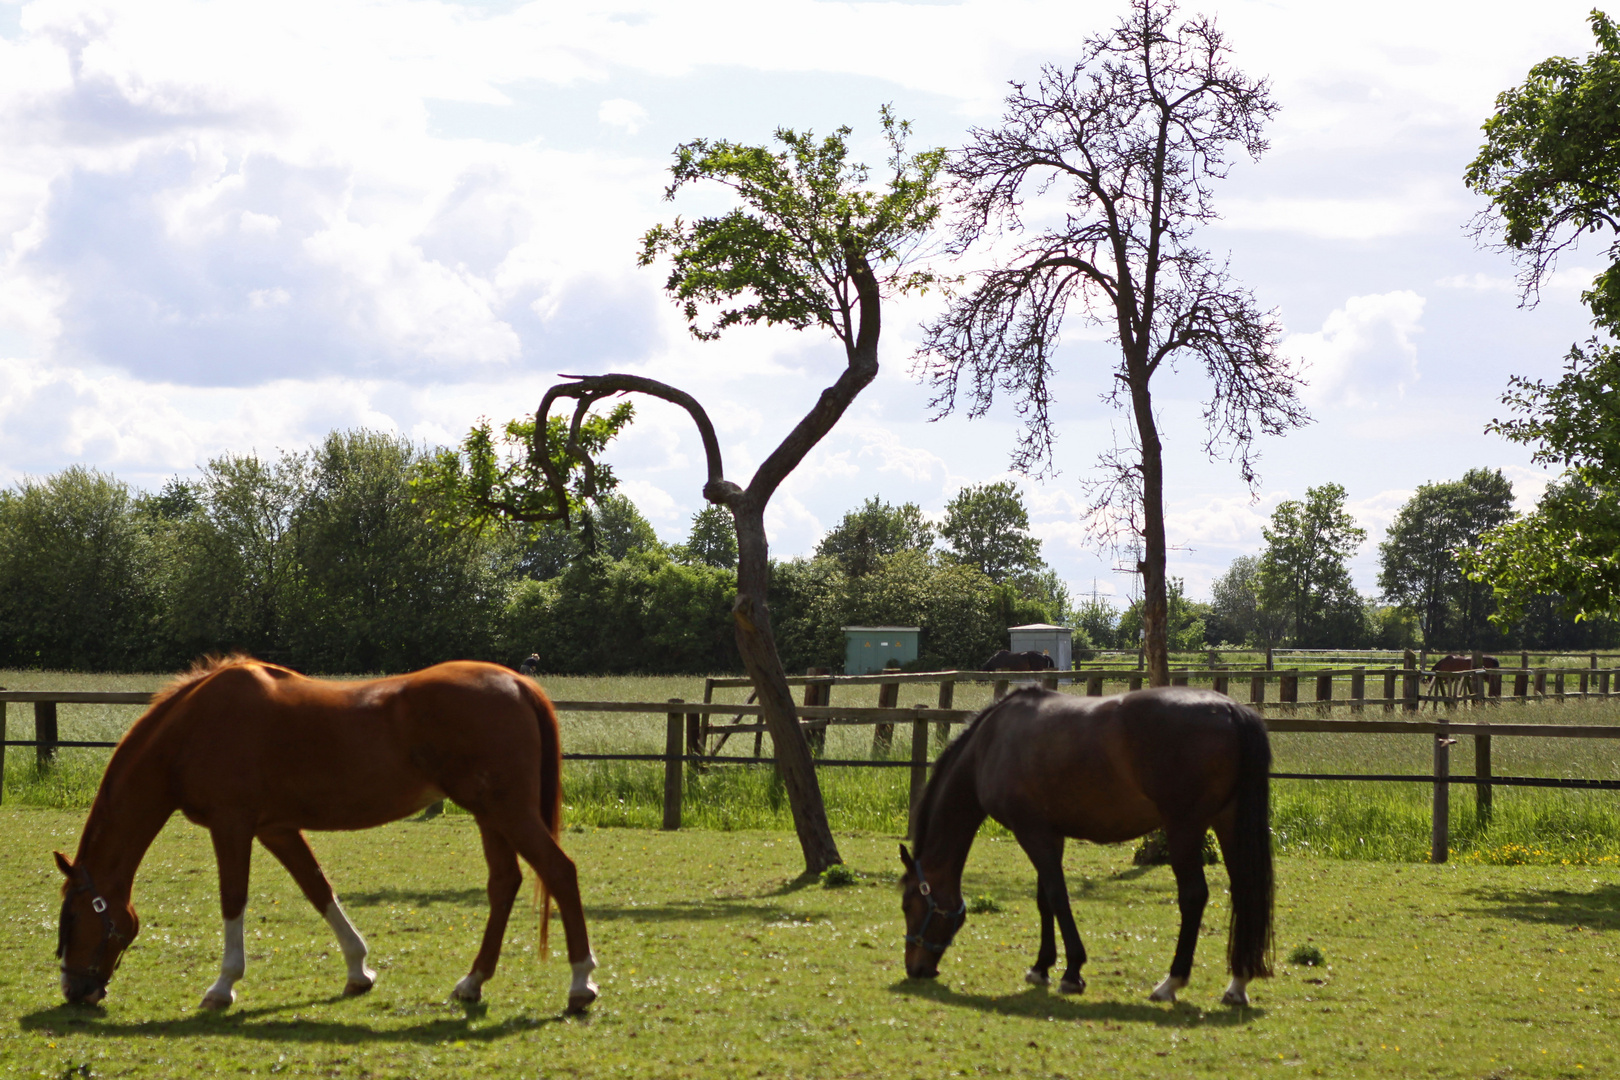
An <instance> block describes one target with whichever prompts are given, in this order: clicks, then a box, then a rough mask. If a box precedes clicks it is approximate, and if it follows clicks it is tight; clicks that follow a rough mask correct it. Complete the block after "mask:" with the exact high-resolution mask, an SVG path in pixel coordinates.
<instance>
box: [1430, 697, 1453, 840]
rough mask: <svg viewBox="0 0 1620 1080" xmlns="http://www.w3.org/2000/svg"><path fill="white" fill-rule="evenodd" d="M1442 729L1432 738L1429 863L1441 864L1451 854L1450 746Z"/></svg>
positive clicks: (1450, 742) (1451, 740)
mask: <svg viewBox="0 0 1620 1080" xmlns="http://www.w3.org/2000/svg"><path fill="white" fill-rule="evenodd" d="M1456 741H1457V740H1456V739H1453V738H1451V737H1450V736H1448V735H1447V734H1446V733H1445V731H1444V729H1442V730H1441V732H1440V734H1438V735H1436V736H1435V737H1434V828H1433V831H1432V833H1431V836H1430V842H1429V861H1430V862H1432V863H1443V862H1445V861H1446V859H1447V858H1448V857H1450V854H1451V744H1452V743H1454V742H1456Z"/></svg>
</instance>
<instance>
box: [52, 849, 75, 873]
mask: <svg viewBox="0 0 1620 1080" xmlns="http://www.w3.org/2000/svg"><path fill="white" fill-rule="evenodd" d="M51 854H52V855H55V856H56V868H57V869H58V870H60V871H62V873H64V874H66V875H67V876H68V877H72V876H73V864H72V863H70V862H68V857H67V856H66V855H64V854H62V853H61V852H60V851H53V852H51Z"/></svg>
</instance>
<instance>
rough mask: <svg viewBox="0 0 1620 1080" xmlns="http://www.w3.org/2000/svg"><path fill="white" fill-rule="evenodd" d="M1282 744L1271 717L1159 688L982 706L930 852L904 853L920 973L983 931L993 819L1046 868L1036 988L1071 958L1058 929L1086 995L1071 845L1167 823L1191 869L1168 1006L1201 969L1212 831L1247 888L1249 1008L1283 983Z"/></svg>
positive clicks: (930, 803) (939, 788)
mask: <svg viewBox="0 0 1620 1080" xmlns="http://www.w3.org/2000/svg"><path fill="white" fill-rule="evenodd" d="M1270 770H1271V747H1270V743H1269V742H1268V740H1267V737H1266V727H1265V723H1264V721H1262V720H1261V719H1260V717H1259V715H1258V714H1256V713H1255V712H1254V711H1253V710H1252V709H1249V708H1247V707H1246V706H1243V705H1240V704H1238V703H1237V702H1235V701H1233V700H1232V699H1231V698H1229V697H1227V696H1225V695H1224V694H1217V693H1214V692H1212V691H1208V690H1195V689H1188V688H1185V687H1159V688H1156V689H1152V690H1138V691H1135V692H1133V693H1129V694H1124V695H1120V696H1116V697H1108V698H1086V697H1071V696H1070V695H1067V694H1058V693H1053V692H1052V691H1049V690H1045V689H1042V688H1039V687H1030V688H1027V689H1023V690H1018V691H1016V692H1014V693H1012V694H1009V695H1007V696H1006V697H1004V698H1002V699H1001V700H1000V701H998V702H997V703H996V704H994V705H991V706H990V707H989V708H987V709H985V710H984V711H983V712H981V713H980V714H979V715H978V716H977V717H975V718H974V720H973V722H972V723H971V724H969V725H968V728H967V730H966V731H964V732H963V733H962V734H961V736H959V737H958V738H957V739H956V741H955V742H953V743H952V744H951V745H950V746H949V747H947V748H946V750H945V752H944V753H943V754H941V755H940V759H939V763H938V764H937V765H935V766H934V773H933V775H932V776H931V777H930V778H929V780H928V786H927V787H926V788H925V789H924V791H923V795H922V799H921V801H920V802H919V803H918V806H917V814H916V818H915V821H914V824H913V829H912V832H913V837H914V839H915V842H916V845H917V854H916V856H915V857H913V856H912V854H911V853H910V852H909V851H907V850H906V847H905V845H903V844H902V845H901V846H900V861H901V862H902V863H904V864H905V868H906V869H905V874H904V876H903V877H902V878H901V879H900V885H901V900H900V905H901V909H902V910H903V911H904V913H905V918H906V952H905V960H906V974H907V975H909V976H911V977H912V978H915V979H931V978H933V977H934V976H935V975H937V974H938V973H939V961H940V957H941V956H942V955H943V954H944V952H945V950H946V949H947V948H948V947H949V946H950V944H951V941H952V939H953V938H954V937H955V936H956V933H957V931H959V930H960V929H961V928H962V924H963V923H964V922H966V921H967V908H966V906H965V904H964V903H963V899H962V868H963V865H964V864H965V863H966V862H967V856H968V849H969V848H970V847H971V846H972V844H973V837H974V835H975V834H976V833H977V832H978V830H979V826H980V825H981V824H982V823H983V822H984V819H985V817H986V816H989V817H992V818H994V819H995V820H996V821H999V822H1000V823H1001V824H1003V825H1005V826H1006V827H1007V828H1008V829H1009V830H1011V832H1012V834H1013V836H1014V838H1015V839H1017V841H1018V843H1019V846H1021V847H1022V848H1023V849H1024V852H1025V854H1027V855H1028V856H1029V858H1030V861H1031V862H1032V863H1034V864H1035V872H1036V892H1035V898H1036V904H1037V906H1038V907H1039V909H1040V913H1041V946H1040V951H1039V952H1038V953H1037V954H1036V956H1035V965H1034V966H1033V967H1032V968H1030V970H1029V974H1028V975H1026V976H1025V979H1026V981H1028V982H1030V983H1033V984H1035V985H1037V986H1045V985H1047V984H1048V982H1049V979H1048V976H1047V972H1048V970H1049V969H1050V968H1051V967H1052V965H1053V963H1055V962H1056V960H1057V944H1056V942H1055V941H1054V939H1053V935H1052V924H1053V921H1054V919H1055V920H1056V922H1057V924H1058V926H1059V927H1060V928H1061V930H1062V932H1063V945H1064V949H1065V951H1066V952H1067V954H1068V965H1067V967H1066V968H1065V969H1064V972H1063V978H1062V981H1061V982H1060V983H1059V984H1058V988H1059V990H1060V991H1062V992H1063V993H1068V994H1078V993H1080V992H1082V991H1083V990H1084V989H1085V987H1086V983H1085V980H1084V979H1083V978H1081V976H1080V967H1081V965H1082V964H1084V963H1085V962H1086V950H1085V946H1084V945H1082V944H1081V941H1080V932H1079V931H1078V930H1077V929H1075V925H1074V916H1073V915H1072V914H1071V913H1070V911H1069V892H1068V889H1067V887H1066V886H1065V885H1064V881H1063V845H1064V838H1065V837H1075V838H1077V839H1082V840H1091V841H1094V842H1096V843H1099V844H1114V843H1118V842H1120V841H1122V840H1129V839H1131V838H1132V837H1137V836H1142V835H1144V834H1145V833H1149V832H1152V831H1153V830H1154V829H1159V828H1162V829H1164V831H1165V834H1166V835H1167V837H1168V839H1169V847H1170V865H1171V868H1172V869H1173V870H1174V872H1175V875H1176V898H1177V901H1178V903H1179V904H1180V908H1181V934H1180V936H1179V937H1178V938H1177V939H1176V952H1175V958H1174V959H1173V960H1172V961H1171V962H1170V974H1169V975H1168V976H1167V977H1166V978H1165V980H1164V981H1163V982H1161V983H1160V984H1159V985H1158V987H1157V988H1155V989H1154V991H1153V993H1152V994H1151V997H1152V999H1153V1000H1154V1001H1174V1000H1175V999H1176V992H1177V991H1178V990H1180V989H1182V988H1183V987H1185V986H1186V985H1187V980H1188V978H1189V976H1190V975H1191V973H1192V961H1193V948H1194V946H1195V945H1196V944H1197V941H1198V927H1199V922H1200V921H1201V920H1202V918H1203V913H1204V904H1205V902H1206V901H1207V900H1208V899H1209V887H1208V885H1207V883H1206V882H1205V880H1204V859H1203V848H1204V834H1205V831H1206V830H1208V829H1210V828H1211V827H1213V828H1214V830H1215V835H1216V837H1217V839H1219V841H1220V845H1221V851H1222V853H1223V854H1224V855H1225V857H1226V867H1227V871H1228V873H1229V874H1230V875H1231V882H1232V922H1231V928H1230V932H1229V935H1228V940H1227V948H1226V956H1227V966H1228V967H1229V968H1230V969H1231V973H1232V982H1231V985H1229V986H1228V987H1227V989H1226V993H1225V996H1224V997H1222V999H1221V1000H1222V1001H1224V1002H1225V1003H1226V1004H1228V1005H1244V1004H1247V1003H1248V1000H1249V999H1248V993H1247V990H1246V987H1247V985H1248V983H1249V981H1250V980H1251V979H1254V978H1256V977H1264V976H1268V975H1270V974H1271V947H1272V896H1273V891H1274V889H1273V881H1272V868H1271V824H1270Z"/></svg>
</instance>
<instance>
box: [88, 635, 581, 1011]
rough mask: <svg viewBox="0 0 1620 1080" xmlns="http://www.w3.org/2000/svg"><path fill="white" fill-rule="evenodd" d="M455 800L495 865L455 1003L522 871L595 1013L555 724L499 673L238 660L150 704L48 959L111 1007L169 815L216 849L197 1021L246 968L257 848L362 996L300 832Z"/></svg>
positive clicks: (472, 985)
mask: <svg viewBox="0 0 1620 1080" xmlns="http://www.w3.org/2000/svg"><path fill="white" fill-rule="evenodd" d="M446 797H449V798H451V799H454V800H455V801H456V802H457V803H459V804H461V805H462V806H464V807H466V808H467V809H468V810H469V811H471V812H472V814H473V817H474V819H475V820H476V821H477V822H478V831H479V833H480V834H481V835H482V837H483V844H484V858H485V860H486V861H487V862H488V863H489V923H488V925H487V926H486V927H485V929H484V941H483V947H482V948H480V949H479V951H478V956H477V958H476V959H475V960H474V961H473V965H472V970H471V971H469V972H468V973H467V976H466V977H465V978H463V979H462V980H461V981H460V982H458V983H457V984H456V986H455V989H454V990H453V991H452V995H453V996H454V997H456V998H458V999H460V1000H462V1001H477V1000H478V999H479V997H480V994H481V991H480V987H481V986H482V984H483V983H484V982H485V981H487V980H488V979H489V978H490V977H491V976H492V975H494V974H495V965H496V962H497V961H498V960H499V959H500V954H501V938H502V937H503V936H504V935H505V932H506V921H507V918H508V916H509V915H510V914H511V910H512V901H513V900H514V898H515V897H516V896H517V892H518V886H519V885H520V884H521V882H522V871H521V870H520V869H519V867H518V856H519V855H521V856H522V857H523V858H524V859H525V860H527V861H528V863H529V864H530V865H531V866H533V867H534V869H535V872H536V873H537V874H538V875H539V879H540V883H541V887H542V890H543V892H544V893H545V895H546V905H545V915H544V916H543V917H542V923H541V950H542V953H543V952H544V949H545V938H546V929H547V923H548V922H549V915H550V907H551V899H552V898H553V897H555V898H556V901H557V906H558V908H559V909H560V911H561V913H562V922H563V929H564V931H565V932H566V934H567V937H568V959H569V960H570V961H572V963H573V984H572V987H571V988H570V990H569V995H568V1007H569V1009H570V1010H573V1011H578V1010H581V1009H584V1008H585V1007H586V1006H587V1005H589V1004H590V1003H591V1002H592V1001H593V1000H595V998H596V986H595V984H594V983H593V982H592V981H591V978H590V975H591V971H592V970H593V969H594V968H595V967H596V960H595V958H594V957H593V956H592V954H591V946H590V941H589V939H588V937H587V935H586V930H585V913H584V909H583V908H582V907H581V905H580V898H579V882H578V877H577V875H576V873H575V869H574V863H573V860H571V859H569V857H568V856H567V855H565V854H564V853H563V851H562V849H561V848H560V847H558V846H557V834H558V831H559V830H560V828H561V826H562V749H561V744H560V741H559V738H558V733H557V714H556V713H555V712H554V711H553V710H552V707H551V702H550V701H549V700H548V699H547V698H546V695H545V694H544V693H543V692H542V691H541V690H540V689H539V688H538V687H537V686H536V685H535V684H534V682H533V681H532V680H530V679H525V678H522V677H520V676H518V675H517V674H515V673H514V672H512V671H511V670H510V669H507V668H503V667H497V666H496V665H494V664H479V663H471V662H458V663H451V664H440V665H438V666H437V667H431V668H428V669H427V670H425V671H418V672H415V673H413V674H410V675H401V676H398V677H396V678H390V679H377V680H375V681H372V682H344V683H340V682H325V681H321V680H316V679H308V678H305V677H304V676H302V675H299V674H298V673H297V672H294V671H289V670H288V669H287V668H283V667H277V666H276V665H274V664H266V663H261V662H259V661H257V660H252V659H248V658H246V657H241V656H233V657H227V658H225V659H219V660H208V661H204V662H203V663H202V664H199V665H198V666H197V667H196V668H194V669H193V670H192V671H191V672H189V673H188V674H186V675H184V676H182V677H181V678H180V679H179V680H177V681H176V682H175V683H174V684H172V685H171V686H169V687H168V688H167V689H165V690H164V691H163V692H162V693H160V694H159V695H158V696H157V698H156V700H155V701H154V702H153V704H152V706H151V708H149V709H148V710H147V711H146V713H145V715H143V716H142V717H141V718H140V719H139V720H137V721H136V722H135V724H134V725H133V726H132V727H131V728H130V729H129V731H128V732H127V733H126V734H125V735H124V738H123V739H122V741H120V742H119V744H118V748H117V749H116V750H114V751H113V754H112V759H111V760H110V761H108V763H107V771H106V773H105V775H103V776H102V778H101V787H100V789H99V790H98V791H97V792H96V798H95V802H94V804H93V805H92V806H91V808H90V816H89V818H88V819H87V820H86V821H85V825H84V833H83V835H82V836H81V837H80V838H79V851H78V855H77V856H76V857H75V858H74V860H73V861H72V862H69V861H68V860H67V858H66V857H65V856H63V855H62V853H61V852H57V853H56V865H57V866H58V867H60V868H61V871H62V873H63V874H65V875H66V876H67V881H66V883H65V884H64V885H63V886H62V914H61V923H60V928H59V932H58V938H57V956H59V957H60V958H61V960H62V993H63V994H64V995H65V996H66V997H67V1000H68V1001H69V1002H70V1003H76V1004H94V1003H96V1002H98V1001H100V1000H101V999H102V998H104V997H106V996H107V980H108V979H109V978H111V977H112V973H113V970H114V969H115V968H116V967H117V966H118V961H119V959H120V957H121V955H122V953H123V951H124V949H125V948H127V947H128V945H129V943H130V942H131V941H132V940H133V939H134V937H135V934H136V932H137V931H138V930H139V929H140V921H139V919H138V918H137V916H136V914H135V907H134V905H133V904H132V903H131V901H130V894H131V890H132V887H133V884H134V879H135V871H136V868H137V867H139V866H140V862H141V858H142V857H143V856H144V855H145V854H146V850H147V848H148V847H150V846H151V843H152V841H153V840H154V839H155V838H156V837H157V834H158V832H159V831H160V830H161V829H162V828H163V825H164V823H165V822H167V821H168V820H169V818H170V817H171V816H172V815H173V814H174V812H175V811H176V810H179V811H180V812H181V813H182V814H184V815H185V816H186V817H187V818H189V819H190V820H191V821H193V822H195V823H196V824H198V825H201V826H203V827H204V828H206V829H207V830H208V831H209V832H210V833H211V834H212V837H213V842H214V856H215V859H216V860H217V861H218V863H219V893H220V908H221V911H222V914H223V915H224V917H225V959H224V961H223V963H221V965H220V971H219V979H218V980H217V981H216V982H215V983H214V984H213V985H212V986H210V987H209V988H208V991H207V993H205V994H204V995H203V1000H202V1004H203V1008H205V1009H224V1008H228V1007H229V1006H230V1005H231V1003H232V1002H233V1001H235V1000H236V991H235V990H234V989H233V985H234V984H235V983H236V981H237V980H238V979H240V978H241V977H242V972H243V969H244V966H245V963H246V956H245V954H244V952H243V934H242V924H243V916H244V909H245V908H246V906H247V897H248V863H249V858H250V856H251V854H252V847H253V840H254V838H255V837H257V838H258V840H259V842H260V843H261V844H263V845H264V846H265V848H267V849H268V850H269V851H270V853H271V854H272V855H274V856H275V857H276V858H277V859H279V860H280V861H281V864H282V865H283V866H285V867H286V868H287V870H288V871H289V872H290V873H291V874H292V876H293V879H294V880H295V881H297V882H298V886H299V888H300V889H302V890H303V892H304V895H305V896H306V897H308V899H309V902H310V903H311V904H313V905H314V906H315V910H316V911H318V912H319V913H320V914H321V915H322V917H324V918H325V919H326V922H327V924H328V925H330V926H331V928H332V932H333V933H334V934H336V935H337V939H338V945H339V946H340V948H341V949H342V952H343V957H344V960H345V961H346V962H347V964H348V981H347V983H346V984H345V986H344V988H343V992H344V993H345V994H361V993H365V992H366V991H367V990H369V989H371V985H372V983H373V981H374V980H375V979H376V972H374V971H372V970H371V969H370V968H368V967H366V943H365V941H364V940H363V939H362V938H361V937H360V934H359V932H358V931H356V930H355V928H354V926H353V924H351V923H350V922H349V920H348V917H347V916H346V915H344V913H343V908H342V906H341V905H340V904H339V903H338V899H337V897H336V896H335V895H333V893H332V886H331V885H330V884H328V883H327V880H326V876H325V875H324V874H323V873H322V872H321V868H320V865H319V864H318V863H317V862H316V861H315V855H314V853H312V852H311V851H310V849H309V844H308V843H307V842H306V841H305V840H304V836H303V833H302V832H301V830H303V829H368V828H371V827H373V826H376V825H382V824H385V823H386V822H390V821H394V820H396V819H398V818H402V817H405V816H406V815H408V814H411V813H413V812H415V811H417V810H420V809H422V808H423V807H424V806H427V805H428V804H429V803H432V802H435V801H437V800H439V799H443V798H446Z"/></svg>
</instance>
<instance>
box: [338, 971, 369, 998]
mask: <svg viewBox="0 0 1620 1080" xmlns="http://www.w3.org/2000/svg"><path fill="white" fill-rule="evenodd" d="M375 985H377V977H376V976H375V975H373V976H371V977H370V978H367V979H350V980H349V981H348V983H347V984H345V985H344V987H343V996H344V997H359V996H360V995H361V994H364V993H365V992H366V991H367V990H370V989H371V988H372V987H373V986H375Z"/></svg>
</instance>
